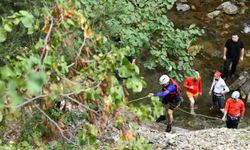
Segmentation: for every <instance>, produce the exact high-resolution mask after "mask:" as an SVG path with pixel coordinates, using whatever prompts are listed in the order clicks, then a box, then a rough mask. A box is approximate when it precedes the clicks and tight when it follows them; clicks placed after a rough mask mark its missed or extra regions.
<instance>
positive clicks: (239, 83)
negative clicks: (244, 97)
mask: <svg viewBox="0 0 250 150" xmlns="http://www.w3.org/2000/svg"><path fill="white" fill-rule="evenodd" d="M248 79H249V74H248V72H246V71H243V72H242V73H240V76H239V78H238V79H237V80H235V81H234V82H233V83H232V84H231V85H230V86H229V89H231V90H236V89H239V88H240V87H241V86H243V84H245V82H247V80H248Z"/></svg>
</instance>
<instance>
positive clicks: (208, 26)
mask: <svg viewBox="0 0 250 150" xmlns="http://www.w3.org/2000/svg"><path fill="white" fill-rule="evenodd" d="M221 3H222V2H221V1H219V0H207V1H205V0H190V1H189V4H190V5H193V8H195V9H193V10H189V11H186V12H177V11H176V9H175V7H174V8H173V9H172V10H171V11H169V13H168V14H167V16H168V18H169V19H170V20H172V21H173V22H174V24H175V26H176V27H178V28H181V29H182V28H185V27H188V26H189V25H190V24H196V25H197V26H198V27H199V28H202V29H204V30H205V34H203V35H202V36H201V37H199V38H198V39H197V40H196V42H195V43H193V44H196V45H201V46H203V47H204V48H203V49H202V50H201V51H200V52H199V53H198V54H197V56H196V59H195V63H194V69H196V70H198V71H199V72H200V74H201V76H202V82H203V94H202V96H200V97H199V98H198V100H197V101H196V105H197V106H198V109H197V110H196V113H199V114H204V115H207V116H213V117H221V114H220V112H219V110H210V109H209V108H210V106H211V105H212V99H211V96H210V95H209V94H208V91H209V88H210V86H211V83H212V78H213V72H214V71H216V70H220V71H222V68H223V63H224V61H223V59H222V55H223V47H224V44H225V41H226V40H227V39H228V38H230V37H231V34H232V33H238V34H239V37H240V38H241V40H242V41H243V42H244V44H245V50H249V49H250V45H249V44H248V43H250V38H249V37H250V34H245V33H243V29H244V26H245V25H246V24H250V20H249V18H250V11H249V9H246V11H245V13H244V14H237V15H226V14H222V15H221V16H219V17H217V18H216V19H209V18H208V17H207V14H208V13H209V12H212V11H214V10H215V9H216V7H217V6H219V5H220V4H221ZM245 4H246V6H247V8H250V2H245ZM249 60H250V59H249V58H247V57H244V60H243V62H240V63H239V65H238V68H237V74H239V73H240V72H241V71H243V70H246V71H248V72H249V73H250V63H249ZM142 64H143V61H140V60H139V61H138V65H139V66H140V69H141V73H142V75H143V76H144V77H145V80H146V82H147V87H146V88H145V89H143V91H142V92H141V93H138V94H134V95H131V99H133V98H137V97H141V96H145V95H147V94H148V93H149V92H158V91H160V86H159V84H158V79H159V77H160V76H161V75H162V74H164V73H166V71H165V70H161V69H157V70H147V69H145V68H144V67H143V65H142ZM231 82H233V81H227V83H228V84H230V83H231ZM181 84H182V83H181ZM183 95H184V99H185V101H184V102H183V103H182V105H181V106H180V107H181V108H182V109H185V110H187V111H189V101H188V99H187V97H186V96H185V92H183ZM228 97H230V94H227V95H226V98H228ZM148 101H149V100H148V99H146V100H142V101H141V102H140V103H142V104H143V103H145V102H148ZM245 104H246V103H245ZM246 105H247V104H246ZM174 118H175V121H174V124H175V125H176V126H179V127H183V128H187V129H191V130H197V129H204V128H215V127H224V126H225V123H224V122H222V121H221V120H219V119H218V120H211V119H206V118H203V117H198V116H196V117H195V116H191V115H189V114H185V113H183V112H181V111H178V110H177V111H176V112H175V113H174ZM248 122H250V111H249V106H247V107H246V116H245V118H244V121H243V122H241V124H240V127H246V126H249V125H250V124H249V123H248Z"/></svg>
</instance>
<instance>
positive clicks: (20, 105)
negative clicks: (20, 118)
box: [15, 95, 48, 108]
mask: <svg viewBox="0 0 250 150" xmlns="http://www.w3.org/2000/svg"><path fill="white" fill-rule="evenodd" d="M47 96H48V95H39V96H37V97H34V98H31V99H27V100H26V101H25V102H24V103H22V104H19V105H16V106H15V107H16V108H20V107H23V106H24V105H26V104H28V103H31V102H33V101H34V100H36V99H39V98H43V97H47Z"/></svg>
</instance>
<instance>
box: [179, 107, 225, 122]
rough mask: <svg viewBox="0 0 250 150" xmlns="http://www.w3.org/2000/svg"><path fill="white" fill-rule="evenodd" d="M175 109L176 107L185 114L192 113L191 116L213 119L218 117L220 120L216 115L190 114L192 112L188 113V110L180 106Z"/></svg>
mask: <svg viewBox="0 0 250 150" xmlns="http://www.w3.org/2000/svg"><path fill="white" fill-rule="evenodd" d="M176 109H178V110H180V111H182V112H184V113H186V114H190V115H193V116H198V117H204V118H208V119H213V120H218V119H220V120H221V118H218V117H211V116H207V115H203V114H196V113H195V114H192V113H190V112H188V111H186V110H184V109H182V108H179V107H178V108H176Z"/></svg>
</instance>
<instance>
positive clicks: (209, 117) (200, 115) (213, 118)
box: [127, 96, 221, 120]
mask: <svg viewBox="0 0 250 150" xmlns="http://www.w3.org/2000/svg"><path fill="white" fill-rule="evenodd" d="M145 98H149V97H148V96H143V97H140V98H137V99H133V100H130V101H129V102H128V103H127V104H129V103H133V102H136V101H139V100H142V99H145ZM169 105H171V104H169ZM176 109H178V110H180V111H181V112H183V113H186V114H189V115H192V116H198V117H204V118H208V119H212V120H221V118H218V117H212V116H207V115H203V114H191V113H190V112H188V111H186V110H184V109H182V108H179V107H177V108H176Z"/></svg>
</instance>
